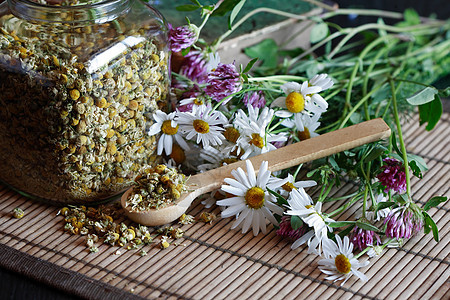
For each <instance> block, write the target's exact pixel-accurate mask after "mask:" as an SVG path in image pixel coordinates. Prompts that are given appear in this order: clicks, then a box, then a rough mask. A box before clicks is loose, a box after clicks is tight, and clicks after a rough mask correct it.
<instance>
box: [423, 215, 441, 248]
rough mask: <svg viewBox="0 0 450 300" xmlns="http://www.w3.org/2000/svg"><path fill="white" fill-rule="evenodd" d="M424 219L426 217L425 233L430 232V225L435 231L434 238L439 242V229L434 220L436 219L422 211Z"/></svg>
mask: <svg viewBox="0 0 450 300" xmlns="http://www.w3.org/2000/svg"><path fill="white" fill-rule="evenodd" d="M422 213H423V216H424V219H425V228H426V231H425V230H424V232H425V234H428V233H429V232H430V227H431V231H433V238H434V240H435V241H436V242H439V231H438V228H437V225H436V223H435V222H434V220H433V219H432V218H431V216H430V215H429V214H428V213H426V212H422Z"/></svg>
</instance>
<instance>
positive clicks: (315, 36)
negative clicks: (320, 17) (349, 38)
mask: <svg viewBox="0 0 450 300" xmlns="http://www.w3.org/2000/svg"><path fill="white" fill-rule="evenodd" d="M328 32H329V29H328V25H327V23H324V22H320V23H317V24H316V25H314V27H313V28H312V29H311V36H310V41H311V43H313V44H314V43H317V42H320V41H321V40H323V39H324V38H326V37H327V35H328Z"/></svg>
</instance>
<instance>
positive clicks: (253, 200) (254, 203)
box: [245, 186, 264, 209]
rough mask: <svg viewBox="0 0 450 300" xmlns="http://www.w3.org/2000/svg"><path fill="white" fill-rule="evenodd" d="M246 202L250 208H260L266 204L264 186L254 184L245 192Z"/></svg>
mask: <svg viewBox="0 0 450 300" xmlns="http://www.w3.org/2000/svg"><path fill="white" fill-rule="evenodd" d="M245 203H246V204H247V205H248V207H250V208H254V209H259V208H261V207H262V206H263V205H264V191H263V189H262V188H260V187H257V186H254V187H252V188H250V189H248V190H247V193H245Z"/></svg>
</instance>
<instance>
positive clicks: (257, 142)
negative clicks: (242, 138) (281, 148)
mask: <svg viewBox="0 0 450 300" xmlns="http://www.w3.org/2000/svg"><path fill="white" fill-rule="evenodd" d="M249 144H250V145H254V146H256V147H258V148H261V149H262V147H264V140H263V138H262V137H261V136H260V135H259V134H257V133H252V139H251V140H250V142H249Z"/></svg>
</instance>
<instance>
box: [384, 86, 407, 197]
mask: <svg viewBox="0 0 450 300" xmlns="http://www.w3.org/2000/svg"><path fill="white" fill-rule="evenodd" d="M389 84H390V85H391V92H392V106H393V110H394V119H395V123H396V125H397V132H398V140H399V143H400V149H401V151H402V156H403V164H404V167H405V176H406V193H407V195H408V198H409V199H411V183H410V178H409V163H408V156H407V152H406V146H405V141H404V140H403V134H402V126H401V124H400V116H399V113H398V108H397V97H396V90H395V84H394V80H393V79H392V78H389Z"/></svg>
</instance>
